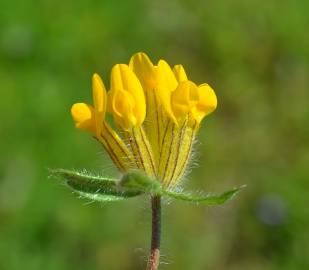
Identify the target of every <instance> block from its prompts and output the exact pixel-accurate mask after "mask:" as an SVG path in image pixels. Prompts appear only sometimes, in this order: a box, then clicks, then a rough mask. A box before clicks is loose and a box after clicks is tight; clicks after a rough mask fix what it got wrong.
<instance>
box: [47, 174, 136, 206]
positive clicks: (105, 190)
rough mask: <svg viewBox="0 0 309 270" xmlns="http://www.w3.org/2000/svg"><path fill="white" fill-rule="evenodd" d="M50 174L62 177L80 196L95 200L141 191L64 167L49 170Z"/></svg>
mask: <svg viewBox="0 0 309 270" xmlns="http://www.w3.org/2000/svg"><path fill="white" fill-rule="evenodd" d="M50 175H51V176H54V177H57V178H61V179H63V180H64V181H65V182H66V184H67V185H68V186H69V187H70V188H71V189H73V190H74V191H75V192H77V193H78V194H79V195H80V196H81V197H85V198H88V199H91V200H95V201H115V200H122V199H125V198H130V197H135V196H138V195H140V194H142V192H141V191H140V190H137V189H133V188H126V187H121V186H120V185H119V181H117V180H114V179H109V178H104V177H99V176H93V175H89V174H86V173H80V172H75V171H69V170H64V169H56V170H51V171H50Z"/></svg>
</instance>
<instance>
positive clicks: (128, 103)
mask: <svg viewBox="0 0 309 270" xmlns="http://www.w3.org/2000/svg"><path fill="white" fill-rule="evenodd" d="M134 107H135V100H134V98H133V96H132V95H131V94H130V93H129V92H127V91H125V90H115V91H114V94H113V100H112V110H113V116H114V119H115V122H116V123H117V124H118V125H120V127H121V128H122V129H124V130H129V129H131V128H132V127H133V126H135V125H136V122H137V119H136V117H135V115H134V112H133V111H134Z"/></svg>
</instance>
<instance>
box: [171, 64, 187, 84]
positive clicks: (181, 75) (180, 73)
mask: <svg viewBox="0 0 309 270" xmlns="http://www.w3.org/2000/svg"><path fill="white" fill-rule="evenodd" d="M173 72H174V74H175V77H176V79H177V81H178V82H183V81H187V80H188V77H187V74H186V72H185V69H184V68H183V66H182V65H176V66H174V68H173Z"/></svg>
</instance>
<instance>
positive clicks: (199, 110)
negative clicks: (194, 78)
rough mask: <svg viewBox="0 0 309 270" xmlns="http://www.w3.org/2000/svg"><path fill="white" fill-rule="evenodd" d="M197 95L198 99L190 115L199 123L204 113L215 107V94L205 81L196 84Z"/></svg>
mask: <svg viewBox="0 0 309 270" xmlns="http://www.w3.org/2000/svg"><path fill="white" fill-rule="evenodd" d="M198 95H199V100H198V102H197V104H196V108H195V110H194V111H193V112H192V115H193V117H194V118H195V120H196V121H197V122H198V123H199V122H200V121H202V119H203V118H204V117H205V116H206V115H208V114H210V113H212V112H213V111H214V110H215V109H216V108H217V96H216V94H215V92H214V90H213V89H212V88H211V87H210V86H209V85H208V84H206V83H205V84H201V85H200V86H198Z"/></svg>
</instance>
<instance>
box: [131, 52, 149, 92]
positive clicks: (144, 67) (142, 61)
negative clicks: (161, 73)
mask: <svg viewBox="0 0 309 270" xmlns="http://www.w3.org/2000/svg"><path fill="white" fill-rule="evenodd" d="M129 67H130V69H131V70H132V71H133V72H134V73H135V74H136V76H137V78H138V79H139V81H140V82H141V84H142V87H143V88H144V90H145V91H149V90H153V89H154V88H155V74H154V65H153V63H152V62H151V60H150V59H149V57H148V56H147V54H145V53H142V52H139V53H136V54H134V55H133V56H132V57H131V59H130V64H129Z"/></svg>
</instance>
